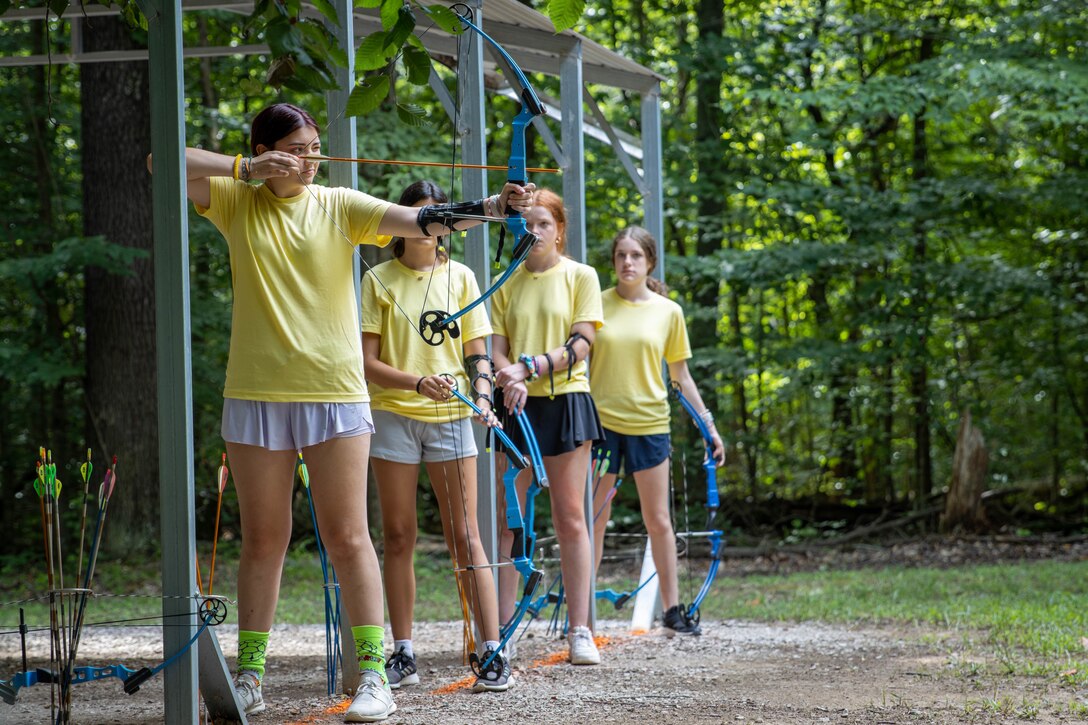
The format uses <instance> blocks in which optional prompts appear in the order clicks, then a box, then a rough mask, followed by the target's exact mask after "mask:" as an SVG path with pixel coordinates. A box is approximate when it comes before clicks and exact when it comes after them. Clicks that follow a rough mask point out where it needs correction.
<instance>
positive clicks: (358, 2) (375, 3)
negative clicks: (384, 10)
mask: <svg viewBox="0 0 1088 725" xmlns="http://www.w3.org/2000/svg"><path fill="white" fill-rule="evenodd" d="M381 4H382V0H355V7H357V8H377V7H381Z"/></svg>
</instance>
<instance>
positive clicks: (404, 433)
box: [370, 410, 476, 463]
mask: <svg viewBox="0 0 1088 725" xmlns="http://www.w3.org/2000/svg"><path fill="white" fill-rule="evenodd" d="M374 427H375V428H376V429H377V430H376V431H375V433H374V437H373V438H371V439H370V457H371V458H380V459H382V460H383V461H393V462H394V463H419V462H420V461H423V462H424V463H437V462H441V461H455V460H457V459H458V458H468V457H469V456H475V455H476V439H475V438H473V436H472V422H471V419H470V418H462V419H461V420H451V421H447V422H444V423H424V422H423V421H421V420H414V419H412V418H406V417H405V416H403V415H397V414H396V413H390V412H389V411H386V410H375V411H374Z"/></svg>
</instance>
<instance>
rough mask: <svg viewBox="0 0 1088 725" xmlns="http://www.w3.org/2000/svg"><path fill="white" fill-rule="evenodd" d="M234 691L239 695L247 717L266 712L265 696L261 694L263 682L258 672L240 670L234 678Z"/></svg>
mask: <svg viewBox="0 0 1088 725" xmlns="http://www.w3.org/2000/svg"><path fill="white" fill-rule="evenodd" d="M234 691H235V692H237V693H238V699H239V700H241V701H242V710H244V711H245V714H246V715H256V714H257V713H259V712H264V695H263V694H262V693H261V681H260V679H259V678H258V677H257V673H256V672H254V671H253V670H239V671H238V674H236V675H235V676H234Z"/></svg>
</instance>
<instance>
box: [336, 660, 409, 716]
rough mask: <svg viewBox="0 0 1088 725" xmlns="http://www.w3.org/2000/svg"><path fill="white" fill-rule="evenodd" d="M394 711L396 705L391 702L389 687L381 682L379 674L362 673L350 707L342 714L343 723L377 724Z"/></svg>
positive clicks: (371, 672) (372, 672)
mask: <svg viewBox="0 0 1088 725" xmlns="http://www.w3.org/2000/svg"><path fill="white" fill-rule="evenodd" d="M396 711H397V703H395V702H393V693H392V692H390V690H389V685H387V684H385V683H384V682H382V676H381V674H380V673H378V672H374V671H373V670H367V671H365V672H363V678H362V680H360V682H359V689H358V690H356V692H355V699H353V700H352V701H351V707H349V708H348V711H347V713H345V714H344V722H378V721H380V720H384V719H386V718H387V717H389V716H390V715H392V714H393V713H394V712H396Z"/></svg>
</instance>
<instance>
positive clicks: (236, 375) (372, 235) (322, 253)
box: [197, 177, 391, 403]
mask: <svg viewBox="0 0 1088 725" xmlns="http://www.w3.org/2000/svg"><path fill="white" fill-rule="evenodd" d="M210 181H211V206H209V207H208V208H207V209H203V208H201V207H199V206H198V207H197V212H198V213H200V214H201V215H202V216H205V217H207V218H208V219H210V220H211V222H212V223H213V224H215V226H216V227H217V228H218V229H219V231H220V232H221V233H222V234H223V237H224V238H225V239H226V240H227V246H228V248H229V249H230V269H231V281H232V283H233V287H234V310H233V316H232V319H231V335H230V358H229V360H228V362H227V382H226V386H225V388H224V390H223V395H224V397H227V398H240V399H242V400H261V401H267V402H320V403H357V402H366V401H367V400H369V396H368V395H367V390H366V381H365V380H364V378H363V350H362V342H361V338H360V335H359V319H358V314H357V312H356V302H355V285H354V279H353V273H352V255H354V254H355V246H354V245H356V244H375V245H378V246H385V245H386V244H388V243H389V237H386V236H379V235H378V234H377V229H378V224H379V223H380V222H381V220H382V217H383V216H384V215H385V212H386V210H387V209H388V208H389V207H390V206H391V205H390V204H389V202H386V201H382V200H381V199H376V198H374V197H372V196H368V195H366V194H363V193H361V192H358V191H353V190H351V189H344V188H333V189H330V188H326V187H323V186H311V187H309V189H310V190H309V191H303V192H302V193H301V194H299V195H298V196H295V197H291V198H289V199H280V198H278V197H277V196H276V195H275V194H273V193H272V192H271V191H269V189H268V188H267V187H266V186H265V185H264V184H261V185H251V184H247V183H244V182H241V181H235V180H234V179H228V178H224V177H214V178H212V179H210ZM311 191H312V192H313V193H312V194H311V193H310V192H311ZM330 216H331V217H332V218H330ZM333 219H335V220H336V222H335V223H334V222H333ZM337 226H339V229H342V230H343V233H344V234H346V235H347V237H348V239H350V240H351V241H350V242H349V241H348V239H345V238H344V234H341V232H340V231H339V230H338V229H337Z"/></svg>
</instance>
